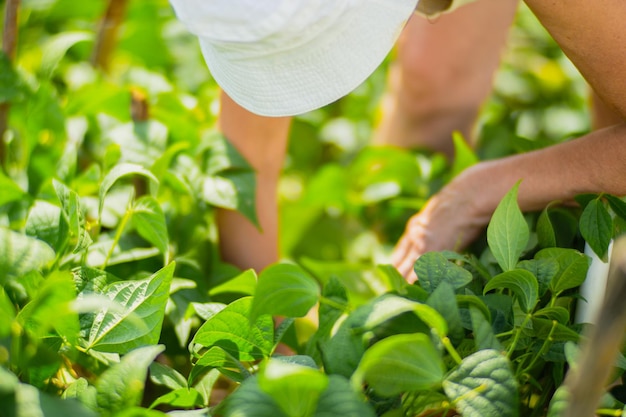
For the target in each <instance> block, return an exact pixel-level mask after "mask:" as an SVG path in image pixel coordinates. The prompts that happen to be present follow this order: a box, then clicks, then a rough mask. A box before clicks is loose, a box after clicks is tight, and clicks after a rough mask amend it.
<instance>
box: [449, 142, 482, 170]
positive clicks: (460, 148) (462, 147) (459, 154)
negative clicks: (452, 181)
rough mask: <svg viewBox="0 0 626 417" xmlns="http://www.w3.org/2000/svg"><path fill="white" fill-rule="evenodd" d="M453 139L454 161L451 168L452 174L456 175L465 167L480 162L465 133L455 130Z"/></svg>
mask: <svg viewBox="0 0 626 417" xmlns="http://www.w3.org/2000/svg"><path fill="white" fill-rule="evenodd" d="M452 141H453V142H454V162H453V164H452V169H451V170H450V176H451V177H455V176H457V175H458V174H460V173H461V172H462V171H464V170H465V169H467V168H469V167H470V166H472V165H474V164H476V163H477V162H478V156H476V154H475V153H474V150H473V149H472V148H471V147H470V146H469V144H468V143H467V141H466V140H465V138H463V135H461V133H460V132H458V131H455V132H453V133H452Z"/></svg>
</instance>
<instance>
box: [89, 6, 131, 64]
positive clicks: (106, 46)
mask: <svg viewBox="0 0 626 417" xmlns="http://www.w3.org/2000/svg"><path fill="white" fill-rule="evenodd" d="M127 4H128V0H109V4H108V6H107V9H106V12H105V14H104V17H103V18H102V20H101V21H100V27H99V29H98V37H97V38H96V45H95V47H94V51H93V55H92V57H91V64H92V65H93V66H94V67H96V68H100V69H102V70H103V71H105V72H107V71H108V70H109V65H110V63H111V54H112V52H113V49H115V43H116V42H117V32H118V29H119V27H120V24H121V23H122V19H123V18H124V13H125V11H126V6H127Z"/></svg>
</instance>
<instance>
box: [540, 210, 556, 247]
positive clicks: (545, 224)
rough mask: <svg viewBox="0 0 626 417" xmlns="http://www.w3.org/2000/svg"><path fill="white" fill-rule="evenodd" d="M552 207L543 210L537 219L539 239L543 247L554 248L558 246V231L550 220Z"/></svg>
mask: <svg viewBox="0 0 626 417" xmlns="http://www.w3.org/2000/svg"><path fill="white" fill-rule="evenodd" d="M549 209H550V207H546V208H545V209H543V210H542V211H541V214H540V215H539V218H538V219H537V240H538V241H539V245H540V246H541V247H542V248H552V247H555V246H556V233H555V231H554V226H553V225H552V221H551V220H550V213H549Z"/></svg>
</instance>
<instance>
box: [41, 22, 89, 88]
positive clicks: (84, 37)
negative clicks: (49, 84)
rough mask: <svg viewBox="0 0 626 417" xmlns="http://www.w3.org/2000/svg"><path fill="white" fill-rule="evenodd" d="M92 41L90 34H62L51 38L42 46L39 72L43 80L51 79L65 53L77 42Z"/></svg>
mask: <svg viewBox="0 0 626 417" xmlns="http://www.w3.org/2000/svg"><path fill="white" fill-rule="evenodd" d="M91 39H93V33H92V32H64V33H59V34H57V35H54V36H51V37H50V38H49V39H48V40H47V41H46V44H45V45H44V46H43V48H42V50H43V56H42V57H41V72H42V76H43V77H44V78H50V77H52V75H53V73H54V70H55V69H56V68H57V66H58V65H59V62H61V59H62V58H63V56H64V55H65V54H66V53H67V51H68V50H69V49H70V48H71V47H72V46H74V45H76V44H77V43H79V42H84V41H88V40H91Z"/></svg>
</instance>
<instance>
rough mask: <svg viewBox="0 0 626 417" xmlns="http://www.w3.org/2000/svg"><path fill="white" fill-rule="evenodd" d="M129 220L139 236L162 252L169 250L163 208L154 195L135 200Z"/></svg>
mask: <svg viewBox="0 0 626 417" xmlns="http://www.w3.org/2000/svg"><path fill="white" fill-rule="evenodd" d="M132 211H133V215H132V217H131V221H132V223H133V225H134V226H135V228H136V229H137V232H138V233H139V235H140V236H141V237H143V238H144V239H146V240H147V241H148V242H150V243H151V244H152V245H154V247H155V248H157V249H158V250H159V251H160V252H161V253H162V254H164V255H167V254H168V252H169V238H168V233H167V224H166V221H165V214H164V213H163V209H161V206H160V205H159V203H158V202H157V201H156V199H155V198H154V197H151V196H143V197H140V198H139V199H137V201H135V204H134V205H133V208H132Z"/></svg>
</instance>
